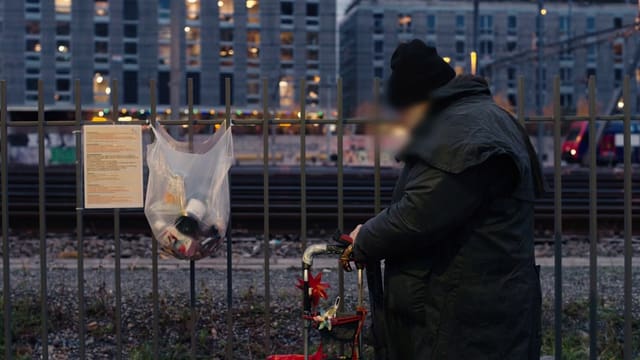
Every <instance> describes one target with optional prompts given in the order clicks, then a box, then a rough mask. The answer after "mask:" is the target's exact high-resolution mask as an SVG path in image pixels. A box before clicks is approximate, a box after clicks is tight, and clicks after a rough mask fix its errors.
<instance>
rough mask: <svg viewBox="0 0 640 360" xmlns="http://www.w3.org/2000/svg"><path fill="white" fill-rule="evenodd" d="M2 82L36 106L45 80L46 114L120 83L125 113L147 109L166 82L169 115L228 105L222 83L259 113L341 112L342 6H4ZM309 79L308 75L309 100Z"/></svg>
mask: <svg viewBox="0 0 640 360" xmlns="http://www.w3.org/2000/svg"><path fill="white" fill-rule="evenodd" d="M0 14H1V16H2V23H3V26H2V29H3V30H2V31H3V32H2V44H3V45H2V46H1V47H0V59H1V62H0V78H2V79H6V80H7V84H8V87H9V89H10V91H9V94H8V102H9V104H10V105H13V106H31V105H34V104H35V103H36V101H37V98H38V88H37V83H38V79H42V80H43V82H44V88H43V93H44V99H45V103H46V104H47V105H48V106H49V107H56V106H58V107H65V106H71V105H72V104H73V103H74V90H73V82H74V80H75V79H79V80H80V88H81V94H80V95H81V99H82V103H83V104H85V105H88V106H95V107H96V108H99V107H104V106H106V105H108V104H109V102H110V96H111V95H112V92H113V91H114V89H112V88H111V80H113V79H117V80H118V81H119V86H118V97H119V102H120V104H122V105H123V106H135V105H139V104H148V103H149V96H150V94H149V81H150V80H151V79H155V80H156V81H157V88H158V91H157V94H158V102H159V105H160V106H161V107H163V106H164V107H167V108H168V107H169V106H170V105H172V103H173V105H174V106H177V105H183V106H184V104H186V93H187V90H186V88H187V85H186V84H187V79H188V78H192V79H193V83H194V103H195V105H198V106H202V107H211V108H214V107H220V106H223V105H224V103H225V90H224V84H225V79H226V78H229V79H230V81H231V84H232V91H231V99H232V103H233V106H234V107H235V108H244V109H249V110H251V109H262V80H263V78H265V79H266V80H267V81H268V84H269V85H268V89H266V91H267V93H268V96H269V102H270V107H271V108H272V109H279V110H282V109H284V110H287V109H290V110H293V109H294V108H297V106H299V104H300V102H301V101H306V104H307V105H308V108H309V110H310V111H313V109H332V108H333V107H334V104H335V99H334V97H335V90H333V89H334V88H335V82H336V80H335V79H336V73H337V69H336V53H335V51H336V37H335V32H336V3H335V0H21V1H14V0H0ZM300 79H306V87H307V88H306V89H305V91H304V93H305V99H301V97H302V94H301V89H300V88H299V85H300V82H299V81H300Z"/></svg>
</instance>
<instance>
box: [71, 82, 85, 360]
mask: <svg viewBox="0 0 640 360" xmlns="http://www.w3.org/2000/svg"><path fill="white" fill-rule="evenodd" d="M80 91H81V90H80V80H79V79H76V80H75V84H74V97H75V121H76V131H75V140H76V164H75V165H76V238H77V239H76V240H77V243H78V339H79V345H80V346H79V353H78V355H79V358H80V359H84V358H85V356H86V355H85V339H84V334H85V303H84V224H83V212H84V209H83V207H84V202H83V193H82V175H83V174H82V101H81V93H80Z"/></svg>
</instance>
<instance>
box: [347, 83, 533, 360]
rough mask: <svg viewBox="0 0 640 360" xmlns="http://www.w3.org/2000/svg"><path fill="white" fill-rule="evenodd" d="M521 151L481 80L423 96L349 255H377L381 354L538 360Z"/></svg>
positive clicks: (513, 127) (524, 146)
mask: <svg viewBox="0 0 640 360" xmlns="http://www.w3.org/2000/svg"><path fill="white" fill-rule="evenodd" d="M532 153H533V150H532V147H531V144H530V143H529V139H528V137H527V136H526V134H525V132H524V131H523V129H522V127H521V126H520V125H519V124H518V123H517V122H516V120H515V119H514V118H513V117H512V116H511V115H510V114H509V113H507V112H506V111H505V110H503V109H501V108H500V107H499V106H497V105H496V104H495V103H494V101H493V99H492V97H491V94H490V91H489V88H488V87H487V84H486V82H485V81H484V80H482V79H480V78H476V77H470V76H464V77H458V78H455V79H454V80H452V81H451V82H449V83H448V84H447V85H445V86H443V87H441V88H439V89H438V90H436V91H435V92H434V93H433V94H432V98H431V111H430V114H429V115H428V116H427V118H426V120H425V121H423V122H422V123H421V124H420V125H419V126H418V128H417V129H416V130H415V131H414V133H413V136H412V140H411V141H410V142H409V145H408V146H407V147H406V148H405V150H404V151H403V152H402V153H401V154H400V157H399V158H400V159H401V160H402V161H404V163H405V167H404V169H403V171H402V173H401V175H400V178H399V180H398V182H397V184H396V188H395V190H394V194H393V203H392V204H391V205H390V206H389V208H387V209H385V210H384V211H383V212H381V213H380V214H378V215H377V216H376V217H374V218H372V219H371V220H369V221H367V222H366V223H365V224H364V225H363V226H362V228H361V230H360V233H359V235H358V236H357V239H356V245H355V248H354V256H355V258H356V259H357V260H360V261H363V262H367V263H371V261H377V260H383V259H384V260H385V279H384V315H383V319H375V321H374V327H375V326H378V327H382V328H384V331H383V332H384V338H385V340H384V341H385V343H386V355H385V356H384V357H385V358H387V359H392V360H407V359H421V360H430V359H432V360H445V359H459V360H482V359H514V360H533V359H535V360H539V359H540V356H539V353H540V315H541V314H540V307H541V303H540V302H541V294H540V281H539V276H538V269H537V267H536V266H535V259H534V248H533V201H534V199H535V197H536V194H537V193H539V192H541V191H542V188H541V185H542V182H541V177H540V169H539V164H538V162H537V160H536V159H535V156H534V157H533V158H532V157H530V156H529V155H530V154H532ZM374 330H375V329H374ZM377 330H380V329H379V328H378V329H377Z"/></svg>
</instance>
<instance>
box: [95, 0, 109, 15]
mask: <svg viewBox="0 0 640 360" xmlns="http://www.w3.org/2000/svg"><path fill="white" fill-rule="evenodd" d="M94 11H95V15H96V16H107V15H109V2H108V1H107V0H95V5H94Z"/></svg>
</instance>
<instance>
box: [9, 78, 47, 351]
mask: <svg viewBox="0 0 640 360" xmlns="http://www.w3.org/2000/svg"><path fill="white" fill-rule="evenodd" d="M5 140H6V139H3V141H5ZM44 140H45V131H44V95H43V84H42V80H38V228H39V229H38V230H39V238H40V321H41V326H42V329H41V341H42V358H43V359H45V360H46V359H48V358H49V336H48V334H49V324H48V315H47V218H46V211H47V210H46V207H45V201H46V199H45V196H46V190H45V173H44V171H45V161H46V159H45V143H44Z"/></svg>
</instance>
